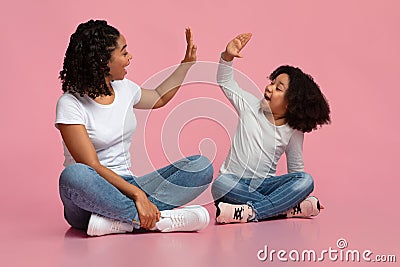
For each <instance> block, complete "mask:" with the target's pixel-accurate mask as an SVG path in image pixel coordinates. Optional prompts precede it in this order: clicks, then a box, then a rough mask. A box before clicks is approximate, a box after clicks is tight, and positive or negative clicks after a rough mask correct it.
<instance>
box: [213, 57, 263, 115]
mask: <svg viewBox="0 0 400 267" xmlns="http://www.w3.org/2000/svg"><path fill="white" fill-rule="evenodd" d="M232 65H233V61H230V62H228V61H225V60H223V59H222V58H220V61H219V65H218V71H217V82H218V85H219V86H220V87H221V89H222V91H223V93H224V94H225V96H226V97H227V98H228V99H229V101H230V102H231V103H232V105H233V106H234V107H235V109H236V111H237V112H238V113H240V112H241V111H242V110H245V109H248V108H250V107H251V106H252V103H253V102H254V101H259V100H258V99H257V98H256V97H255V96H254V95H252V94H250V93H249V92H247V91H245V90H243V89H242V88H240V87H239V85H238V84H237V82H236V81H235V79H234V75H233V68H232Z"/></svg>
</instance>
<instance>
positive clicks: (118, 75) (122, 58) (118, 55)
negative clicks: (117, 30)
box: [106, 34, 132, 82]
mask: <svg viewBox="0 0 400 267" xmlns="http://www.w3.org/2000/svg"><path fill="white" fill-rule="evenodd" d="M126 47H127V44H126V40H125V37H124V36H123V35H122V34H121V35H120V36H119V38H118V40H117V47H116V48H115V49H114V51H113V52H112V53H111V58H110V61H109V62H108V67H109V68H110V75H109V76H107V77H106V80H107V81H108V82H110V81H114V80H122V79H124V77H125V75H126V74H127V73H128V72H127V71H126V67H128V66H129V64H130V60H131V59H132V55H131V54H130V53H129V52H128V51H127V50H126Z"/></svg>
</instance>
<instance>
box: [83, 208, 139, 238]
mask: <svg viewBox="0 0 400 267" xmlns="http://www.w3.org/2000/svg"><path fill="white" fill-rule="evenodd" d="M132 231H133V225H132V224H130V223H126V222H122V221H118V220H114V219H110V218H107V217H104V216H101V215H98V214H95V213H92V215H91V216H90V220H89V225H88V229H87V232H86V233H87V235H89V236H102V235H109V234H122V233H127V232H132Z"/></svg>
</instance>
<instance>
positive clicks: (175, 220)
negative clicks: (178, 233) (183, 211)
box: [169, 215, 185, 228]
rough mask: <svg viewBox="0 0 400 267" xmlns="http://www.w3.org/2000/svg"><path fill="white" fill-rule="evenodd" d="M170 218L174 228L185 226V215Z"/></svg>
mask: <svg viewBox="0 0 400 267" xmlns="http://www.w3.org/2000/svg"><path fill="white" fill-rule="evenodd" d="M169 218H170V219H171V221H172V226H171V227H172V228H179V227H182V226H185V220H184V219H185V217H184V216H183V215H171V216H169Z"/></svg>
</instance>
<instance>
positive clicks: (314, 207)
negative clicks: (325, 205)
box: [286, 196, 321, 218]
mask: <svg viewBox="0 0 400 267" xmlns="http://www.w3.org/2000/svg"><path fill="white" fill-rule="evenodd" d="M320 210H321V205H320V204H319V200H318V198H316V197H314V196H309V197H307V198H306V199H305V200H303V201H302V202H300V203H299V204H297V205H296V206H294V207H293V209H291V210H289V211H288V212H287V213H286V216H287V217H289V218H307V217H312V216H317V215H318V214H319V211H320Z"/></svg>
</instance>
